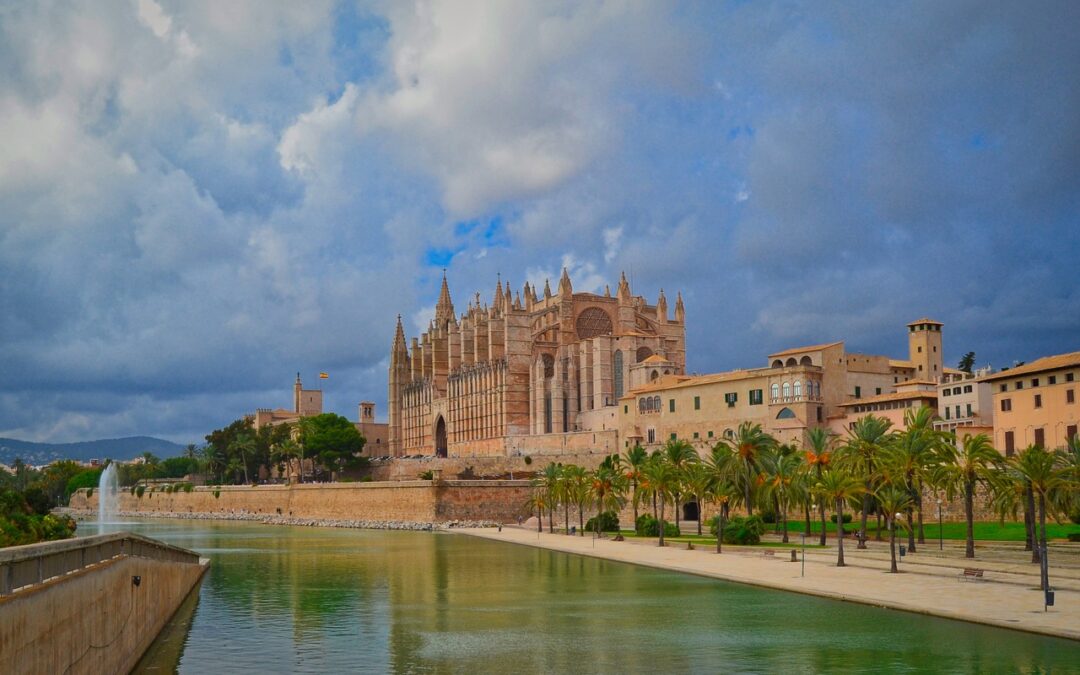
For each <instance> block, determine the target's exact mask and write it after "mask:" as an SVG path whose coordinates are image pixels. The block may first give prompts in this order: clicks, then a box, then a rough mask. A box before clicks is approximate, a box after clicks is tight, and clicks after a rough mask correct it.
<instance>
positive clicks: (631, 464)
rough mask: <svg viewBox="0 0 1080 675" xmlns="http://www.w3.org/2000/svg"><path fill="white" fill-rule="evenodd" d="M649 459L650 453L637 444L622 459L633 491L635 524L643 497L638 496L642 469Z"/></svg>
mask: <svg viewBox="0 0 1080 675" xmlns="http://www.w3.org/2000/svg"><path fill="white" fill-rule="evenodd" d="M648 459H649V453H647V452H646V451H645V448H643V447H641V446H640V445H638V444H636V443H635V444H634V447H632V448H630V449H629V450H627V451H626V453H625V454H624V455H623V457H622V464H623V465H624V466H625V467H626V473H625V475H626V479H627V480H629V481H630V486H631V488H632V489H633V495H632V496H631V500H632V502H633V504H634V522H635V523H636V522H637V518H638V507H639V506H640V504H641V497H640V495H638V483H639V482H640V481H641V468H642V467H643V466H644V465H645V462H646V461H647V460H648Z"/></svg>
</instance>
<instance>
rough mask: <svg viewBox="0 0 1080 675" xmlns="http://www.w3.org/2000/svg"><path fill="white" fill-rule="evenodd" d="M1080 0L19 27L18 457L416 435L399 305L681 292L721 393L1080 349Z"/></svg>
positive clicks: (165, 15) (8, 265)
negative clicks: (625, 279)
mask: <svg viewBox="0 0 1080 675" xmlns="http://www.w3.org/2000/svg"><path fill="white" fill-rule="evenodd" d="M1077 26H1080V3H1077V2H1069V1H1066V2H1033V3H1019V2H985V1H977V2H976V1H971V2H968V1H964V0H950V1H949V2H937V1H934V2H894V3H869V4H868V3H860V2H849V3H844V2H817V1H812V2H768V1H760V2H727V3H721V2H703V3H685V4H684V3H657V2H620V1H615V0H612V1H607V2H572V3H569V2H558V1H552V2H536V3H532V2H524V1H521V2H501V1H500V2H471V1H468V0H457V1H453V2H434V1H433V2H426V1H424V2H406V1H404V0H401V1H399V2H385V3H383V2H374V3H367V2H359V3H357V2H350V1H339V2H318V1H314V0H313V1H308V2H304V3H294V2H269V1H261V0H252V1H244V0H230V2H219V1H217V0H209V1H206V2H200V1H196V0H184V1H182V2H172V1H169V0H134V1H130V2H129V1H127V0H108V1H106V2H94V3H85V2H80V3H65V2H51V1H47V0H46V1H43V2H33V3H28V2H20V1H13V0H0V316H2V321H0V436H10V437H16V438H21V439H25V440H36V441H53V442H60V441H74V440H84V439H93V438H107V437H117V436H127V435H136V434H147V435H154V436H159V437H163V438H167V439H170V440H174V441H177V442H182V443H187V442H198V441H201V440H202V438H203V436H204V435H205V434H207V433H208V432H209V431H211V430H213V429H215V428H219V427H221V426H224V425H226V424H228V423H229V422H231V421H232V420H234V419H236V418H238V417H240V416H242V415H243V414H245V413H250V412H252V411H253V410H254V409H255V408H257V407H289V406H290V405H291V386H292V382H293V379H294V377H295V375H296V373H297V372H300V373H301V374H302V375H303V376H304V378H305V383H306V384H309V385H314V386H317V385H316V383H317V382H318V380H317V375H318V373H319V372H320V371H325V372H327V373H329V375H330V378H329V379H328V380H324V381H323V383H322V386H323V389H324V391H325V402H326V408H327V409H328V410H329V411H333V412H337V413H339V414H344V415H346V416H347V417H349V418H350V419H355V417H356V414H357V413H356V405H357V403H358V402H359V401H361V400H372V401H375V402H376V404H377V414H378V417H379V418H380V419H385V414H386V384H387V383H386V371H387V364H388V354H389V349H390V344H391V339H392V337H393V331H394V325H395V320H396V317H397V315H398V314H400V315H402V317H404V319H403V320H404V323H405V329H406V333H407V335H408V336H409V337H412V336H414V335H416V334H417V332H418V329H419V328H421V327H423V328H426V326H427V323H428V319H429V318H430V316H431V313H432V311H433V308H434V304H435V301H436V299H437V297H438V288H439V283H440V281H441V278H442V273H443V269H444V268H445V269H446V274H447V277H448V279H449V282H450V288H451V292H452V294H453V297H454V301H455V303H456V305H457V309H458V310H459V311H462V310H464V309H465V307H466V305H467V302H468V300H469V299H470V298H471V297H473V294H474V293H475V292H477V291H480V292H481V293H482V295H483V299H484V301H485V302H490V298H491V296H492V293H493V291H494V287H495V284H496V280H497V279H498V278H499V276H498V275H500V274H501V279H502V280H503V281H504V282H509V283H510V284H511V285H512V286H513V287H514V288H515V289H520V288H521V286H522V284H523V283H524V282H525V281H526V280H529V281H531V282H533V283H539V284H540V285H541V287H542V285H543V280H544V279H545V278H548V277H550V278H551V280H552V285H553V286H554V285H555V283H556V281H557V279H558V276H559V273H560V271H561V269H562V268H563V267H564V266H565V267H567V268H568V269H569V272H570V274H571V275H572V278H573V281H574V288H575V290H576V291H602V290H603V287H604V284H611V286H612V287H613V288H614V286H615V284H616V283H617V282H618V279H619V274H620V272H621V271H623V270H625V271H626V272H627V273H628V274H632V278H633V290H634V292H635V293H636V294H641V295H644V296H645V297H646V298H647V299H649V300H650V302H654V301H655V299H656V296H657V294H658V292H659V290H660V289H661V288H663V289H664V290H665V292H666V294H667V296H668V298H669V302H673V299H674V295H675V292H676V291H681V292H682V294H683V298H684V300H685V303H686V312H687V349H688V357H687V360H688V364H687V365H688V369H689V370H690V371H693V372H715V371H718V370H725V369H731V368H739V367H743V368H745V367H756V366H761V365H765V363H766V355H767V354H768V353H769V352H770V351H776V350H779V349H784V348H788V347H794V346H798V345H802V344H815V343H822V342H827V341H832V340H836V339H843V340H845V341H846V343H847V348H848V350H850V351H860V352H869V353H882V354H888V355H891V356H894V357H898V358H902V357H904V356H905V355H906V350H907V346H906V335H905V332H904V331H905V328H904V324H906V323H907V322H908V321H911V320H914V319H916V318H919V317H922V316H930V317H933V318H934V319H937V320H939V321H942V322H944V323H945V328H944V331H945V332H944V350H945V358H946V361H947V364H949V365H955V362H956V361H957V360H959V358H960V357H961V356H962V355H963V354H964V353H965V352H967V351H975V352H976V355H977V362H978V364H979V365H980V366H982V365H987V364H990V365H993V366H995V367H1001V366H1006V365H1010V364H1011V363H1013V362H1014V361H1018V360H1027V361H1030V360H1032V359H1034V358H1037V357H1039V356H1042V355H1047V354H1054V353H1061V352H1068V351H1075V350H1080V262H1078V261H1080V40H1077V39H1076V36H1075V29H1076V27H1077Z"/></svg>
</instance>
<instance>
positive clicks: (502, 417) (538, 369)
mask: <svg viewBox="0 0 1080 675" xmlns="http://www.w3.org/2000/svg"><path fill="white" fill-rule="evenodd" d="M685 369H686V327H685V309H684V307H683V301H682V295H681V294H680V295H679V296H678V297H677V299H676V301H675V308H674V316H673V317H669V316H668V303H667V298H666V297H665V296H664V292H663V290H662V289H661V291H660V295H659V298H658V299H657V301H656V304H655V305H650V304H647V303H646V301H645V299H644V298H643V297H641V296H634V295H632V294H631V290H630V285H629V284H628V283H627V281H626V275H625V274H624V275H623V276H622V278H621V280H620V282H619V286H618V288H617V290H616V292H615V295H614V297H613V296H612V295H611V291H610V288H606V289H605V292H604V294H603V295H597V294H595V293H574V290H573V287H572V285H571V282H570V276H569V275H568V274H567V272H566V270H565V269H564V270H563V273H562V278H561V279H560V281H559V287H558V292H557V293H552V291H551V286H550V284H548V283H547V282H545V284H544V290H543V294H542V295H539V294H538V293H537V291H536V289H534V288H532V287H531V286H530V285H529V284H528V283H526V284H525V286H524V289H523V290H522V291H521V292H520V293H515V294H514V295H513V297H511V293H510V287H509V285H507V286H506V287H505V288H504V287H503V283H502V280H501V279H500V280H499V281H498V282H497V283H496V285H495V295H494V297H493V298H492V300H491V304H490V305H488V304H482V303H481V298H480V294H479V293H477V294H476V297H475V302H474V301H470V302H469V305H468V310H467V311H465V312H463V313H462V314H461V315H460V316H459V315H457V314H456V313H455V311H454V304H453V302H452V300H451V298H450V289H449V286H448V285H447V281H446V275H445V273H444V274H443V280H442V289H441V291H440V293H439V300H438V304H437V305H436V308H435V317H434V320H433V321H432V322H431V323H430V325H429V328H428V331H427V332H426V333H423V334H422V335H420V336H419V337H413V338H412V341H411V343H410V342H407V341H406V337H405V331H404V329H403V328H402V325H401V317H400V316H399V317H398V323H397V330H396V332H395V335H394V342H393V347H392V348H391V352H390V377H389V397H388V404H389V409H390V410H389V431H388V433H389V443H390V452H391V454H392V455H393V456H398V457H400V456H415V455H436V456H440V457H447V456H450V457H467V456H504V455H507V454H509V453H510V449H511V447H514V448H522V447H528V444H529V442H530V439H533V442H539V441H540V439H542V438H548V439H550V438H552V436H551V435H558V434H563V435H573V434H575V433H577V432H589V431H596V430H599V429H601V428H604V429H607V428H608V427H607V422H605V421H603V420H608V419H611V418H612V417H613V416H614V414H615V408H616V406H617V404H618V400H619V398H620V397H622V396H623V395H624V394H625V393H626V392H627V391H629V390H630V389H631V388H633V387H636V386H639V385H640V384H645V383H647V382H649V381H650V380H655V379H656V378H658V377H662V376H664V375H682V374H685ZM611 433H613V432H611Z"/></svg>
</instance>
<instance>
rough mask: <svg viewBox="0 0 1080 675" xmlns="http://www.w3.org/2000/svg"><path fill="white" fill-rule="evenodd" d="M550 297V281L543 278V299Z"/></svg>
mask: <svg viewBox="0 0 1080 675" xmlns="http://www.w3.org/2000/svg"><path fill="white" fill-rule="evenodd" d="M550 297H551V282H550V280H548V279H544V299H545V300H547V299H548V298H550Z"/></svg>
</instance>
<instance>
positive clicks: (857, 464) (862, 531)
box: [839, 415, 892, 548]
mask: <svg viewBox="0 0 1080 675" xmlns="http://www.w3.org/2000/svg"><path fill="white" fill-rule="evenodd" d="M891 426H892V422H890V421H889V420H888V419H886V418H884V417H877V416H875V415H866V416H864V417H860V418H859V419H857V420H855V422H854V426H852V428H851V429H850V430H848V439H847V441H846V442H845V443H844V445H843V447H842V448H841V453H840V457H839V459H840V460H842V462H843V464H844V467H845V468H846V469H847V470H848V471H849V472H850V473H851V474H852V475H854V476H857V477H859V478H861V479H862V481H863V490H862V494H863V502H862V524H861V525H860V527H859V546H858V548H866V516H867V514H868V513H869V512H870V500H871V494H872V490H873V487H874V481H875V480H876V479H877V470H878V463H879V462H880V461H881V455H882V449H883V448H884V446H885V445H886V444H887V443H888V442H889V428H890V427H891ZM840 529H843V528H842V527H841V528H840Z"/></svg>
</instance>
